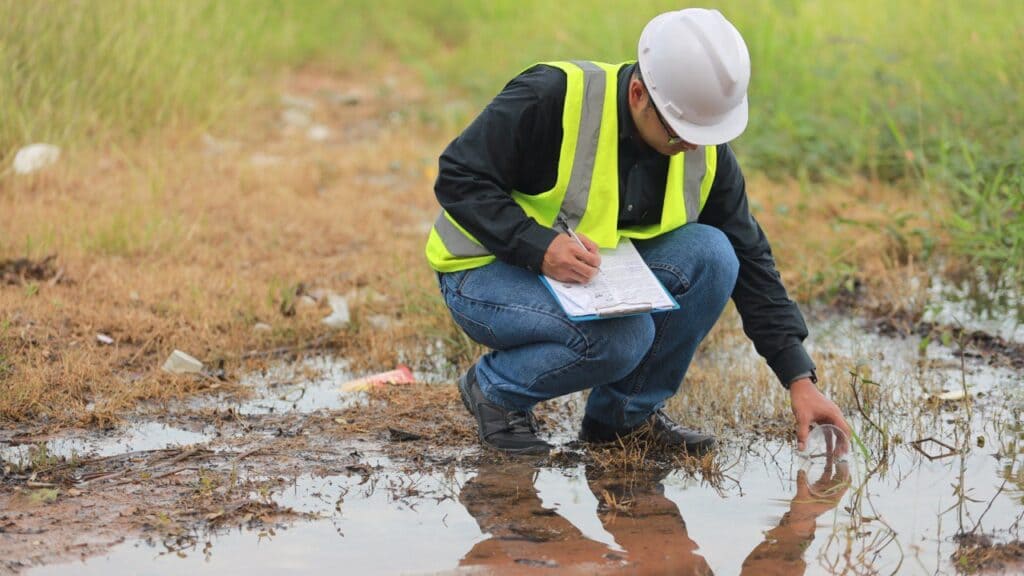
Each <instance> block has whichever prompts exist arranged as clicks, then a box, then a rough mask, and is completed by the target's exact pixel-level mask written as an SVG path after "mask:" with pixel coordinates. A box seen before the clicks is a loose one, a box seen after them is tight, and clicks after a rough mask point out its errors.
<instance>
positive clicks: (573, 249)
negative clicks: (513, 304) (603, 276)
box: [540, 232, 601, 284]
mask: <svg viewBox="0 0 1024 576" xmlns="http://www.w3.org/2000/svg"><path fill="white" fill-rule="evenodd" d="M576 235H577V236H579V237H580V241H581V242H583V244H584V245H585V246H586V247H587V248H586V250H584V249H583V248H582V247H581V246H580V245H579V244H577V243H576V241H575V240H573V239H572V238H570V237H569V235H568V234H559V235H558V236H555V239H554V240H552V241H551V244H549V245H548V250H547V252H545V253H544V262H543V263H542V264H541V267H540V271H541V272H542V273H543V274H544V275H545V276H547V277H548V278H554V279H555V280H560V281H562V282H568V283H570V284H583V283H586V282H589V281H590V279H591V278H593V277H594V276H596V275H597V267H598V266H600V265H601V254H600V253H599V252H598V250H599V248H598V246H597V244H595V243H594V242H593V241H592V240H591V239H590V238H587V237H586V236H584V235H582V234H580V233H578V232H577V233H576Z"/></svg>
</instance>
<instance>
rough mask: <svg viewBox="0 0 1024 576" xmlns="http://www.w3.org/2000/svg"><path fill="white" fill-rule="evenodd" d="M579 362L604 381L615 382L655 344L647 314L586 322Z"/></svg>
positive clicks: (626, 373) (634, 366)
mask: <svg viewBox="0 0 1024 576" xmlns="http://www.w3.org/2000/svg"><path fill="white" fill-rule="evenodd" d="M588 324H590V326H588V327H587V330H586V334H587V336H586V338H585V340H586V342H585V350H580V352H581V353H582V355H583V358H582V361H583V362H586V363H588V364H589V369H590V371H591V372H592V373H593V374H596V375H599V378H600V379H601V380H603V381H604V382H600V383H601V384H605V383H610V382H617V381H619V380H621V379H623V378H625V377H626V376H628V375H629V373H630V372H632V371H633V369H634V368H636V367H637V366H638V365H639V364H640V361H641V360H643V358H644V356H645V355H646V354H647V351H648V350H650V349H651V346H652V345H653V344H654V321H653V320H652V319H651V317H650V316H648V315H640V316H630V317H626V318H614V319H608V320H599V321H596V322H589V323H588Z"/></svg>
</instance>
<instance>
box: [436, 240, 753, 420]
mask: <svg viewBox="0 0 1024 576" xmlns="http://www.w3.org/2000/svg"><path fill="white" fill-rule="evenodd" d="M633 243H634V245H635V246H636V247H637V250H638V251H639V252H640V254H641V256H643V258H644V261H646V262H647V264H648V265H649V266H650V267H651V270H653V271H654V274H655V276H657V277H658V279H659V280H661V282H662V284H664V285H665V287H666V288H667V289H668V291H669V292H670V293H671V294H672V295H673V296H675V298H676V300H677V301H678V302H679V306H680V307H679V309H678V310H674V311H672V312H661V313H655V314H643V315H639V316H629V317H624V318H609V319H604V320H594V321H589V322H573V321H571V320H569V319H568V318H567V317H566V315H565V312H563V311H562V308H561V307H560V306H559V305H558V303H557V302H556V301H555V299H554V297H553V296H552V295H551V293H550V292H548V290H547V288H545V287H544V285H543V284H541V282H540V280H539V279H538V278H537V275H536V274H534V273H532V272H529V271H528V270H525V269H523V268H519V267H516V266H512V265H509V264H505V263H503V262H493V263H491V264H488V265H487V266H482V267H480V268H474V269H472V270H465V271H461V272H451V273H448V274H441V275H440V285H441V294H442V295H443V297H444V300H445V303H446V304H447V305H448V309H449V311H450V312H451V314H452V318H453V319H454V320H455V322H456V324H458V325H459V326H460V327H461V328H462V329H463V330H464V331H465V332H466V334H467V335H468V336H469V337H470V338H472V339H473V340H474V341H476V342H478V343H480V344H483V345H484V346H487V347H488V348H490V349H491V352H489V353H487V354H485V355H484V356H483V357H482V358H480V360H479V361H478V362H477V364H476V375H477V379H478V381H479V383H480V390H481V391H482V392H483V394H484V396H486V397H487V398H488V399H489V400H490V401H491V402H494V403H495V404H499V405H501V406H504V407H505V408H508V409H513V410H530V409H532V408H533V406H534V405H535V404H537V403H538V402H542V401H544V400H549V399H551V398H555V397H557V396H562V395H564V394H570V393H572V392H577V391H579V390H585V389H588V388H589V389H590V397H589V399H588V400H587V408H586V414H587V416H589V417H590V418H593V419H595V420H597V421H599V422H601V423H603V424H606V425H609V426H613V427H616V428H623V427H631V426H635V425H637V424H639V423H641V422H643V420H644V419H646V418H647V417H648V416H650V415H651V414H652V413H653V412H654V411H655V410H658V409H660V408H661V407H662V406H663V405H664V403H665V401H666V400H667V399H668V398H669V397H671V396H672V395H673V394H675V393H676V391H678V390H679V386H680V385H681V384H682V381H683V377H684V376H685V375H686V369H687V367H688V366H689V365H690V361H691V360H692V359H693V353H694V352H695V351H696V350H697V346H698V345H699V344H700V342H701V340H703V339H704V337H705V336H706V335H707V333H708V332H709V331H710V330H711V327H712V326H714V324H715V322H716V321H717V320H718V317H719V316H720V315H721V313H722V309H723V308H724V307H725V303H726V302H727V301H728V299H729V296H730V295H731V294H732V290H733V286H734V285H735V284H736V274H737V271H738V269H739V263H738V261H737V259H736V253H735V252H734V251H733V248H732V245H731V244H730V243H729V240H728V239H727V238H726V237H725V234H723V233H722V232H721V231H720V230H718V229H717V228H713V227H711V226H706V225H703V224H696V223H693V224H687V225H686V226H683V227H682V228H678V229H676V230H674V231H672V232H669V233H667V234H663V235H661V236H658V237H657V238H652V239H650V240H634V241H633Z"/></svg>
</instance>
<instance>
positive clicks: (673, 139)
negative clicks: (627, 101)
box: [636, 62, 683, 146]
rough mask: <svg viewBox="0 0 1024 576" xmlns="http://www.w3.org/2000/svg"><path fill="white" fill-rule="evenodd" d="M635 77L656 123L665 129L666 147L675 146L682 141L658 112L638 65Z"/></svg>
mask: <svg viewBox="0 0 1024 576" xmlns="http://www.w3.org/2000/svg"><path fill="white" fill-rule="evenodd" d="M636 76H637V78H639V79H640V84H641V85H642V86H643V87H644V90H647V98H648V99H649V100H650V102H651V108H654V115H655V116H657V117H658V122H661V127H662V128H664V129H665V135H667V136H668V145H669V146H675V145H676V144H679V143H681V142H682V141H683V139H682V138H680V137H679V135H678V134H676V132H675V130H673V129H672V128H670V127H669V125H668V122H666V121H665V117H664V116H662V115H661V112H659V111H658V107H657V106H655V104H654V98H651V91H650V90H649V89H648V88H647V83H646V82H644V75H643V72H641V71H640V63H639V62H637V64H636Z"/></svg>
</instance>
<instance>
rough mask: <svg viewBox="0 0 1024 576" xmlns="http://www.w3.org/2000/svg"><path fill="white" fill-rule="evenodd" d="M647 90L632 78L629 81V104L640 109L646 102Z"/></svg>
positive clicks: (634, 77)
mask: <svg viewBox="0 0 1024 576" xmlns="http://www.w3.org/2000/svg"><path fill="white" fill-rule="evenodd" d="M647 97H648V96H647V90H646V89H645V88H644V85H643V83H642V82H640V79H639V78H637V77H636V76H633V77H632V78H630V79H629V104H630V105H631V106H633V107H634V108H637V109H642V108H643V107H644V104H645V103H646V101H647Z"/></svg>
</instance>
